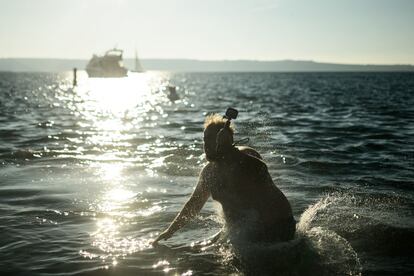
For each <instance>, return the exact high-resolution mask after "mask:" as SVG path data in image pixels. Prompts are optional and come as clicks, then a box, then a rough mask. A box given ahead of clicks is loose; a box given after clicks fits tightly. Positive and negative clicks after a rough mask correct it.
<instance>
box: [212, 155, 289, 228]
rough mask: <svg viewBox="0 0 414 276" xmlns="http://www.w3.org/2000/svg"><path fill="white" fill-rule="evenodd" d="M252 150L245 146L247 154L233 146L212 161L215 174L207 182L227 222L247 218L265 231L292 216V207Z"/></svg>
mask: <svg viewBox="0 0 414 276" xmlns="http://www.w3.org/2000/svg"><path fill="white" fill-rule="evenodd" d="M254 152H255V151H254V150H253V149H248V151H247V152H246V153H247V154H246V153H243V150H242V151H239V150H237V149H235V150H234V152H233V153H232V154H231V156H229V157H228V158H225V159H223V160H220V161H215V162H212V163H213V164H211V169H210V171H211V175H214V177H212V178H211V179H210V181H208V182H210V185H209V187H210V191H211V195H212V197H213V199H214V200H217V201H218V202H220V203H221V205H222V208H223V212H224V215H225V218H226V221H227V223H228V224H230V225H231V224H240V223H242V224H243V223H246V220H248V222H249V223H250V224H253V225H255V228H257V227H260V228H262V229H261V230H262V231H267V229H270V228H274V227H275V226H276V225H278V224H279V223H280V222H282V223H283V222H284V221H286V220H289V219H291V218H292V210H291V207H290V204H289V202H288V201H287V199H286V197H285V196H284V195H283V193H282V192H281V191H280V190H279V189H278V188H277V187H276V186H275V185H274V183H273V181H272V179H271V177H270V175H269V172H268V170H267V166H266V164H265V163H264V162H262V161H261V160H260V159H258V158H256V156H259V157H260V155H259V154H258V153H257V152H256V153H257V155H256V154H254ZM257 230H258V231H259V230H260V229H257ZM259 232H260V231H259Z"/></svg>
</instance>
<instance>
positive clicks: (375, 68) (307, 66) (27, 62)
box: [0, 58, 414, 72]
mask: <svg viewBox="0 0 414 276" xmlns="http://www.w3.org/2000/svg"><path fill="white" fill-rule="evenodd" d="M87 62H88V60H86V59H51V58H50V59H49V58H0V71H9V72H10V71H11V72H62V71H68V70H72V68H74V67H77V68H79V69H84V68H85V66H86V64H87ZM124 63H125V65H126V67H127V68H131V69H132V68H134V59H125V60H124ZM141 63H142V66H143V67H144V68H145V69H146V70H159V71H175V72H414V65H408V64H407V65H370V64H366V65H362V64H337V63H324V62H315V61H301V60H279V61H256V60H216V61H205V60H193V59H142V60H141Z"/></svg>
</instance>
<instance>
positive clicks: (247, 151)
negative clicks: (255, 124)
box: [237, 146, 263, 160]
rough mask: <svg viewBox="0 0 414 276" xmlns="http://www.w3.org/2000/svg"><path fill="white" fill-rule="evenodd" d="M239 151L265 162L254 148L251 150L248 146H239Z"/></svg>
mask: <svg viewBox="0 0 414 276" xmlns="http://www.w3.org/2000/svg"><path fill="white" fill-rule="evenodd" d="M237 149H238V150H239V151H240V152H242V153H244V154H247V155H249V156H253V157H256V158H259V159H260V160H263V158H262V156H261V155H260V153H258V152H257V150H255V149H254V148H251V147H248V146H239V147H237Z"/></svg>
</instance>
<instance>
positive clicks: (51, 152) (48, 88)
mask: <svg viewBox="0 0 414 276" xmlns="http://www.w3.org/2000/svg"><path fill="white" fill-rule="evenodd" d="M167 85H175V86H177V93H178V95H179V97H180V99H179V100H177V101H174V102H172V101H170V100H169V99H168V93H167V91H166V88H165V86H167ZM413 93H414V74H413V73H168V72H147V73H141V74H131V75H130V76H128V77H127V78H120V79H88V78H87V77H86V74H85V73H84V72H79V76H78V86H76V87H73V86H72V76H71V74H70V73H60V74H53V73H7V72H4V73H0V228H1V240H0V271H1V272H2V273H7V275H77V274H82V275H85V274H86V275H89V274H91V275H151V274H154V275H158V274H161V275H175V274H178V275H202V274H210V275H228V274H235V275H359V274H362V275H409V274H410V273H413V272H414V265H413V264H414V216H413V215H414V185H413V184H414V183H413V180H414V166H413V165H414V138H413V137H414V94H413ZM229 106H232V107H234V108H237V109H238V110H239V112H240V113H239V117H238V118H237V120H235V124H236V134H235V139H236V140H238V139H242V138H246V137H249V138H250V141H249V142H248V145H250V146H252V147H254V148H256V149H257V150H258V151H259V152H260V154H261V155H262V156H263V158H264V160H265V161H266V162H267V164H268V167H269V171H270V174H271V175H272V177H273V180H274V182H275V183H276V185H277V186H278V187H279V188H280V189H281V190H282V191H283V192H284V193H285V194H286V196H287V198H288V199H289V201H290V203H291V205H292V208H293V212H294V216H295V218H296V220H297V221H298V224H297V237H296V238H295V240H293V241H290V242H287V243H279V244H249V243H248V242H245V241H242V240H232V239H226V238H224V239H221V240H219V241H217V242H215V243H213V244H210V243H209V242H208V238H209V237H210V236H212V235H213V234H215V233H216V232H218V231H220V230H221V229H222V228H223V227H224V222H223V219H222V217H221V215H220V206H219V204H217V203H215V202H213V201H211V200H210V201H208V202H207V204H206V206H205V207H204V208H203V210H202V212H201V213H200V215H199V216H198V217H197V218H196V219H195V220H194V221H192V222H190V223H189V224H188V225H187V226H186V227H185V228H183V229H182V230H180V231H178V232H177V233H176V234H175V235H174V236H173V237H172V238H171V239H170V240H168V241H166V242H161V243H160V245H159V246H158V247H155V248H154V247H152V245H151V241H152V240H153V239H154V238H155V237H156V236H157V235H158V234H159V233H160V232H161V231H163V230H164V229H165V228H166V227H167V226H168V224H169V223H170V222H171V221H172V220H173V218H174V217H175V215H176V214H177V212H178V211H179V210H180V209H181V207H182V205H183V204H184V203H185V201H186V200H187V199H188V197H189V195H190V194H191V193H192V191H193V189H194V186H195V184H196V183H197V179H198V174H199V172H200V170H201V168H202V167H203V166H204V164H205V163H206V161H205V158H204V155H203V152H202V141H203V139H202V131H203V128H202V124H203V120H204V118H205V116H206V115H207V114H209V113H214V112H217V113H220V114H223V113H224V111H225V110H226V108H227V107H229ZM275 211H277V210H275ZM4 275H6V274H4Z"/></svg>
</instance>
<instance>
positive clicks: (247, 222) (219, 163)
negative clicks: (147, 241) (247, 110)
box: [154, 114, 296, 244]
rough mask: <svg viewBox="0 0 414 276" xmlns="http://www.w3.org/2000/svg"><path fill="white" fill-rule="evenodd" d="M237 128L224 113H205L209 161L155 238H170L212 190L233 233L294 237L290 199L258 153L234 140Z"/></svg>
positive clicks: (253, 238) (266, 237)
mask: <svg viewBox="0 0 414 276" xmlns="http://www.w3.org/2000/svg"><path fill="white" fill-rule="evenodd" d="M233 133H234V130H233V128H232V126H230V124H229V122H228V124H226V119H225V118H223V117H222V116H220V115H218V114H214V115H210V116H208V117H207V118H206V120H205V123H204V152H205V154H206V159H207V161H208V163H207V165H206V166H205V167H204V168H203V169H202V171H201V173H200V176H199V180H198V184H197V186H196V188H195V190H194V192H193V194H192V195H191V197H190V199H189V200H188V201H187V203H185V205H184V207H183V208H182V210H181V211H180V213H179V214H178V215H177V216H176V218H175V219H174V221H173V222H172V223H171V224H170V226H169V227H168V229H167V230H165V231H164V232H162V233H161V234H160V235H159V236H158V237H157V238H156V239H155V240H154V244H157V243H158V241H160V240H166V239H168V238H170V237H171V236H172V235H173V234H174V233H175V232H176V231H177V230H179V229H181V228H182V227H183V226H184V225H185V224H186V223H187V222H188V221H190V220H191V219H192V218H194V217H195V216H196V215H197V214H198V213H199V212H200V210H201V208H202V207H203V205H204V204H205V203H206V201H207V200H208V198H209V197H210V195H211V196H212V198H213V199H214V200H216V201H218V202H220V203H221V205H222V208H223V213H224V217H225V220H226V225H227V227H228V229H229V231H230V233H232V232H233V233H237V234H240V235H242V237H243V238H245V239H247V240H250V241H259V242H260V241H261V242H274V241H288V240H291V239H293V237H294V234H295V228H296V227H295V226H296V222H295V220H294V218H293V216H292V209H291V206H290V204H289V202H288V200H287V199H286V197H285V195H284V194H283V193H282V192H281V191H280V190H279V189H278V188H277V187H276V186H275V184H274V183H273V181H272V178H271V176H270V174H269V172H268V169H267V166H266V164H265V163H264V162H263V161H262V158H261V156H260V154H259V153H258V152H257V151H255V150H254V149H252V148H249V147H235V146H234V145H233Z"/></svg>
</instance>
